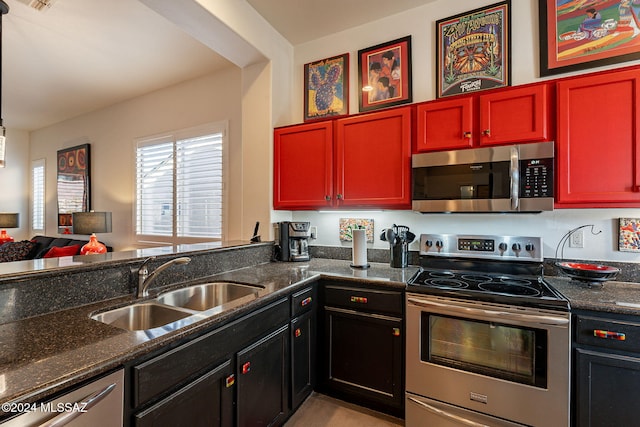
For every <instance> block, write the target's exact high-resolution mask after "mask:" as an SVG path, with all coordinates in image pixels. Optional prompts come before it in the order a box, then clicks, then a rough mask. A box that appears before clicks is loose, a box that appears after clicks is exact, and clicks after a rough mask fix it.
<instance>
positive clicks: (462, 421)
mask: <svg viewBox="0 0 640 427" xmlns="http://www.w3.org/2000/svg"><path fill="white" fill-rule="evenodd" d="M407 399H409V400H410V401H411V402H413V403H415V404H417V405H420V406H421V407H423V408H424V409H426V410H427V411H429V412H433V413H434V414H437V415H440V416H441V417H443V418H449V419H451V420H454V421H456V422H457V423H460V424H464V425H466V426H471V427H489V426H487V425H486V424H480V423H477V422H475V421H471V420H468V419H466V418H462V417H460V416H458V415H454V414H451V413H449V412H447V411H443V410H442V409H438V408H436V407H434V406H431V405H429V404H428V403H425V402H421V401H420V400H418V399H416V398H413V397H411V396H408V397H407Z"/></svg>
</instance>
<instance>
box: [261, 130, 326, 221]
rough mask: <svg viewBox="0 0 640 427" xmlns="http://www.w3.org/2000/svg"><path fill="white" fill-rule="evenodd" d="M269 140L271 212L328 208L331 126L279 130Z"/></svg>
mask: <svg viewBox="0 0 640 427" xmlns="http://www.w3.org/2000/svg"><path fill="white" fill-rule="evenodd" d="M273 139H274V141H273V145H274V157H273V171H274V177H273V207H274V209H292V210H295V209H312V208H322V207H327V206H331V205H332V200H333V163H334V162H333V122H332V121H323V122H317V123H310V124H304V125H298V126H290V127H286V128H279V129H276V130H275V131H274V138H273Z"/></svg>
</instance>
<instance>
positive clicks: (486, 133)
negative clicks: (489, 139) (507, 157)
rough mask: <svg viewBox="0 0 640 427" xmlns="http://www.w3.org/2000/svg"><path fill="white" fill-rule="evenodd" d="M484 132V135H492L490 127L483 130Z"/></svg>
mask: <svg viewBox="0 0 640 427" xmlns="http://www.w3.org/2000/svg"><path fill="white" fill-rule="evenodd" d="M482 133H483V134H484V136H491V130H489V129H485V130H483V131H482Z"/></svg>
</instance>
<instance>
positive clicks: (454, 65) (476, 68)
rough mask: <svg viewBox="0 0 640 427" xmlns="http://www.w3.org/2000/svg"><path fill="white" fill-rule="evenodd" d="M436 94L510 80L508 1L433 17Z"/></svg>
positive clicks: (488, 85) (487, 86) (479, 87)
mask: <svg viewBox="0 0 640 427" xmlns="http://www.w3.org/2000/svg"><path fill="white" fill-rule="evenodd" d="M436 75H437V77H436V79H437V81H436V86H437V93H436V95H437V97H438V98H442V97H445V96H451V95H458V94H461V93H468V92H476V91H479V90H485V89H493V88H497V87H502V86H509V85H510V84H511V1H510V0H507V1H503V2H500V3H496V4H493V5H491V6H486V7H482V8H479V9H475V10H472V11H470V12H465V13H462V14H459V15H456V16H452V17H450V18H446V19H441V20H439V21H436Z"/></svg>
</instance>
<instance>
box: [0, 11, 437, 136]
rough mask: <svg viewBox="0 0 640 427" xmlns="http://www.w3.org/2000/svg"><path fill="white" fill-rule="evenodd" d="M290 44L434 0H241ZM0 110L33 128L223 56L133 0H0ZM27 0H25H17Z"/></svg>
mask: <svg viewBox="0 0 640 427" xmlns="http://www.w3.org/2000/svg"><path fill="white" fill-rule="evenodd" d="M247 1H248V3H249V4H251V6H253V7H254V8H255V9H256V10H257V11H258V12H259V13H260V14H261V15H263V16H264V17H265V19H266V20H267V21H268V22H269V23H270V24H271V25H272V26H273V27H274V28H275V29H276V30H277V31H278V32H280V33H281V34H282V35H283V36H284V37H285V38H287V39H288V40H289V41H290V42H291V44H292V45H298V44H301V43H304V42H307V41H309V40H313V39H316V38H320V37H323V36H326V35H329V34H332V33H335V32H339V31H342V30H345V29H347V28H350V27H354V26H357V25H361V24H364V23H366V22H370V21H375V20H377V19H380V18H383V17H385V16H388V15H391V14H395V13H398V12H401V11H403V10H406V9H410V8H413V7H417V6H420V5H423V4H426V3H429V2H432V1H436V0H398V1H389V0H348V1H345V0H322V1H318V0H247ZM5 2H6V3H7V4H8V5H9V8H10V10H9V13H8V14H7V15H4V16H3V18H2V117H3V118H4V125H5V126H6V127H8V128H14V129H24V130H35V129H39V128H42V127H45V126H48V125H51V124H54V123H58V122H60V121H63V120H66V119H69V118H72V117H76V116H78V115H81V114H84V113H87V112H90V111H94V110H98V109H101V108H104V107H107V106H109V105H113V104H116V103H118V102H122V101H124V100H127V99H130V98H134V97H137V96H140V95H143V94H145V93H149V92H152V91H154V90H158V89H161V88H164V87H167V86H170V85H173V84H176V83H179V82H182V81H186V80H190V79H193V78H196V77H199V76H202V75H205V74H209V73H211V72H214V71H215V70H218V69H221V68H225V67H229V66H232V64H231V63H230V62H229V61H227V60H225V59H224V58H222V57H221V56H220V55H218V54H216V53H215V52H213V51H212V50H211V49H209V48H208V47H206V46H205V45H203V44H201V43H200V42H198V41H196V40H195V39H193V38H192V37H191V36H189V35H187V34H186V33H184V32H183V31H182V30H181V29H180V28H178V27H177V26H175V25H174V24H172V23H171V22H169V21H167V20H166V19H165V18H164V17H162V16H160V15H158V14H157V13H156V12H154V11H152V10H151V9H149V8H148V7H147V6H145V5H144V4H142V3H140V2H138V1H134V0H108V1H104V0H55V1H54V2H53V3H52V6H51V7H50V8H45V9H44V10H42V11H38V10H36V9H33V8H31V7H30V6H28V5H27V4H28V3H29V2H30V0H5ZM25 3H27V4H25Z"/></svg>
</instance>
